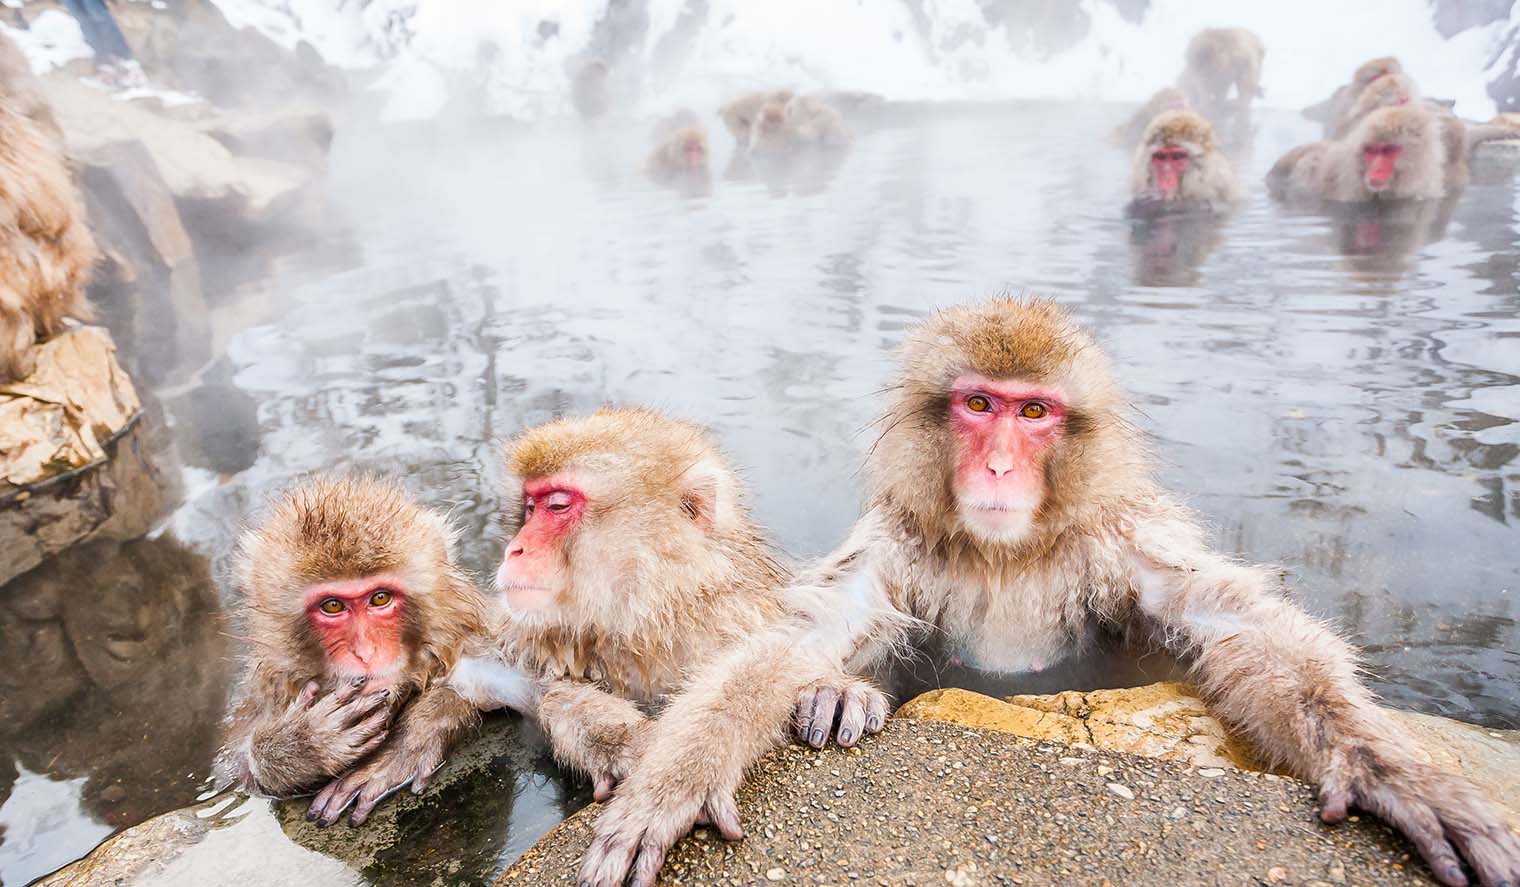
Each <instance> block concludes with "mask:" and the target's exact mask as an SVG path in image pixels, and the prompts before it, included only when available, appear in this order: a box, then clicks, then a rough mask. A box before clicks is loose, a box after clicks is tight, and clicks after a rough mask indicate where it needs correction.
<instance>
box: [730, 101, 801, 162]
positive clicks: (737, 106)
mask: <svg viewBox="0 0 1520 887" xmlns="http://www.w3.org/2000/svg"><path fill="white" fill-rule="evenodd" d="M792 95H793V93H792V91H791V90H790V89H770V90H763V91H760V92H747V93H744V94H743V95H738V96H735V97H733V98H731V99H729V100H728V101H726V102H724V103H723V104H722V106H720V107H719V108H718V116H719V117H721V118H722V119H723V125H724V126H726V127H728V131H729V134H731V135H732V136H733V137H734V141H735V142H738V143H739V146H740V147H741V148H747V147H749V144H750V137H751V132H752V131H753V129H754V126H755V120H756V119H758V118H759V116H760V109H761V108H763V107H765V106H766V105H768V104H771V103H775V104H778V105H783V106H784V105H785V104H786V103H787V102H789V101H791V100H792Z"/></svg>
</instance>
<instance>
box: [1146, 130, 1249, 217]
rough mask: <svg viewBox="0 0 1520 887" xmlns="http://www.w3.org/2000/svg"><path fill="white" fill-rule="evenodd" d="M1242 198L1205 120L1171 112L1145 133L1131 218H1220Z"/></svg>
mask: <svg viewBox="0 0 1520 887" xmlns="http://www.w3.org/2000/svg"><path fill="white" fill-rule="evenodd" d="M1241 198H1242V194H1241V190H1240V185H1239V183H1237V182H1236V180H1235V168H1234V166H1232V165H1231V164H1230V161H1229V159H1228V158H1226V157H1225V156H1224V154H1223V152H1221V151H1220V150H1219V148H1218V146H1217V145H1216V144H1215V142H1214V127H1213V126H1210V125H1209V122H1208V121H1207V120H1205V119H1203V117H1202V116H1200V115H1198V114H1195V113H1193V112H1192V111H1166V112H1164V113H1162V114H1161V115H1160V116H1159V117H1157V118H1156V119H1155V120H1152V121H1151V123H1150V126H1147V127H1146V128H1145V135H1144V136H1143V137H1142V138H1141V140H1140V144H1139V146H1138V147H1136V148H1135V157H1134V162H1133V165H1132V168H1131V171H1130V204H1129V213H1130V215H1133V216H1146V215H1155V214H1163V213H1170V212H1179V211H1182V212H1191V211H1202V212H1209V213H1218V212H1224V211H1226V210H1228V209H1230V208H1231V207H1232V206H1234V205H1235V204H1237V203H1239V202H1240V200H1241Z"/></svg>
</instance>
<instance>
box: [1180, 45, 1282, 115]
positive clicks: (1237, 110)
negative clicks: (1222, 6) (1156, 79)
mask: <svg viewBox="0 0 1520 887" xmlns="http://www.w3.org/2000/svg"><path fill="white" fill-rule="evenodd" d="M1266 52H1267V51H1266V48H1265V47H1263V46H1262V44H1261V38H1260V37H1257V36H1256V35H1255V34H1253V33H1251V32H1250V31H1247V30H1246V29H1244V28H1208V29H1206V30H1203V31H1199V32H1198V33H1197V34H1195V35H1194V36H1193V39H1192V40H1191V41H1190V42H1189V43H1188V47H1187V66H1186V67H1185V68H1184V69H1183V72H1182V79H1181V81H1180V82H1179V84H1178V85H1179V86H1181V87H1182V91H1183V93H1185V94H1186V95H1187V100H1188V106H1189V107H1191V108H1194V109H1196V110H1198V111H1201V112H1203V113H1205V114H1208V115H1209V116H1210V117H1213V118H1215V119H1222V118H1225V117H1233V118H1234V119H1235V121H1236V122H1237V123H1240V122H1243V121H1245V120H1248V119H1249V118H1250V115H1251V102H1252V100H1254V99H1255V98H1256V97H1257V96H1259V95H1261V63H1262V59H1263V58H1264V57H1265V56H1266ZM1231 88H1233V89H1234V91H1235V94H1234V99H1233V100H1232V99H1231V98H1230V90H1231Z"/></svg>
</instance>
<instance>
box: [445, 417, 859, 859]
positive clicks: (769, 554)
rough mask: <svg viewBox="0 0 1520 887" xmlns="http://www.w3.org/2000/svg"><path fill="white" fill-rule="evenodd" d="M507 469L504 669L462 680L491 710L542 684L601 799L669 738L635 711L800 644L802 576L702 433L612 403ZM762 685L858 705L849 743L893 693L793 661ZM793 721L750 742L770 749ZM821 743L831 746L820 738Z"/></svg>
mask: <svg viewBox="0 0 1520 887" xmlns="http://www.w3.org/2000/svg"><path fill="white" fill-rule="evenodd" d="M507 472H508V475H509V476H510V478H511V480H510V481H509V487H508V490H507V496H506V505H505V514H506V518H507V525H508V529H509V532H510V533H511V534H512V535H511V539H510V540H509V541H508V542H507V544H506V551H505V553H504V555H503V557H502V562H501V567H500V569H499V570H498V572H497V574H496V584H497V587H498V589H500V591H501V593H502V596H503V603H504V604H505V609H506V611H507V612H506V617H505V621H504V625H503V627H502V629H501V634H500V648H501V656H500V658H499V659H498V660H497V661H496V662H495V663H487V662H483V661H478V660H476V659H471V660H469V661H468V662H467V663H466V664H465V666H463V667H461V668H460V669H459V670H458V671H457V672H456V674H455V676H454V677H453V678H452V679H451V683H452V684H453V686H456V687H458V688H460V690H461V692H464V693H465V695H466V696H469V697H470V698H472V699H474V700H475V701H476V703H477V704H478V705H479V706H480V707H481V708H493V707H497V706H499V705H502V704H505V705H509V706H512V707H524V706H521V705H520V703H519V700H517V699H515V698H514V697H516V696H517V695H518V693H519V691H518V690H517V689H516V688H518V687H520V686H522V684H523V683H524V681H526V682H528V683H530V684H532V685H533V686H534V690H533V691H532V693H531V694H530V695H536V697H537V698H536V699H534V700H533V701H532V702H531V703H530V704H529V705H527V706H526V707H524V708H525V710H526V711H528V712H529V713H531V714H533V715H534V716H535V717H536V718H537V719H538V721H539V723H540V724H541V725H542V726H543V728H544V731H545V732H546V733H547V734H548V736H549V740H550V744H551V745H552V747H553V749H554V752H555V756H556V757H557V758H558V759H559V760H560V762H561V763H563V764H565V765H567V766H569V767H572V768H574V769H577V770H581V771H583V772H585V773H587V774H588V775H589V776H590V777H591V778H592V780H593V782H594V789H593V794H594V796H595V797H596V798H597V799H598V800H605V799H606V798H607V797H608V796H609V795H610V794H611V792H612V789H613V787H614V786H615V785H616V784H617V782H618V781H619V780H620V779H622V778H623V777H624V776H625V775H626V774H627V772H628V769H629V767H630V765H631V764H632V762H633V760H634V759H635V758H636V757H637V754H638V751H639V749H640V748H641V747H642V746H643V745H644V744H645V743H646V742H647V741H648V737H649V736H650V735H651V733H652V731H658V730H659V729H660V726H659V723H660V722H654V721H651V720H650V719H649V718H648V717H647V716H646V715H645V714H644V711H643V709H642V708H641V707H653V706H658V705H659V704H660V703H661V702H663V701H664V699H665V698H666V697H667V696H669V695H673V694H674V693H676V692H677V691H678V690H679V689H680V687H681V686H682V685H683V682H684V681H686V679H687V678H688V677H690V676H691V675H693V674H700V673H701V672H702V671H703V670H705V669H706V668H708V667H710V666H708V665H707V664H706V663H708V662H709V661H710V660H712V659H714V658H715V657H718V656H721V655H722V654H723V651H724V650H725V649H726V648H729V647H732V646H734V645H736V644H739V643H740V642H746V643H748V642H750V641H752V640H753V639H754V638H755V637H760V636H764V637H769V638H773V639H774V640H775V642H776V646H778V647H779V646H781V645H783V644H784V643H785V642H786V640H787V638H788V637H790V636H791V635H792V634H795V632H796V629H795V627H793V626H792V625H791V620H792V619H793V618H794V617H793V614H792V609H793V608H791V607H789V606H787V605H786V604H785V603H784V602H783V599H782V597H781V589H782V588H783V587H784V586H785V585H786V583H787V582H788V580H789V579H790V572H789V570H787V569H786V568H785V567H784V566H783V565H782V564H780V563H779V562H778V561H777V559H776V557H775V554H774V551H773V549H772V546H771V544H770V542H769V541H767V540H766V538H765V537H764V535H763V534H762V533H761V531H760V530H759V529H758V528H757V527H756V526H755V523H754V522H753V520H751V518H750V517H749V514H748V511H747V510H746V506H745V502H744V490H743V485H742V484H741V482H740V480H739V478H738V476H737V475H736V474H735V473H734V471H733V469H732V468H730V467H729V465H728V463H727V462H726V460H725V459H724V458H723V456H722V454H721V453H720V452H719V451H718V449H717V447H716V446H715V445H714V444H713V442H712V441H711V440H710V439H709V438H708V436H707V435H706V434H705V433H704V432H703V431H702V430H701V429H700V428H698V427H696V426H694V425H690V424H687V423H685V422H680V421H677V420H674V419H671V418H668V417H666V416H663V415H661V414H659V413H656V412H654V411H651V410H643V409H613V408H604V409H601V410H599V411H597V412H596V413H594V414H592V415H590V416H585V417H580V418H568V419H561V420H558V421H555V422H550V423H548V424H545V425H540V426H538V427H535V428H531V429H528V430H527V431H525V432H523V433H522V434H521V435H520V436H519V437H518V438H517V439H516V440H515V441H513V443H512V444H511V445H510V446H509V447H508V451H507ZM767 681H769V682H771V684H772V685H773V686H775V687H777V688H778V689H777V690H776V691H775V692H776V693H778V694H783V695H784V697H785V705H784V706H783V708H782V710H783V713H786V712H788V711H789V710H790V707H791V706H792V705H794V704H795V703H796V700H797V698H798V695H799V693H801V692H802V691H803V690H804V689H808V688H812V689H815V690H817V691H818V692H833V693H837V694H838V695H839V696H840V697H841V698H844V699H846V700H847V701H848V702H849V703H850V704H852V705H853V706H856V707H858V709H859V723H858V724H857V723H855V721H854V720H852V721H850V723H848V724H844V725H842V726H841V728H840V730H839V734H840V735H839V739H840V740H841V742H842V743H843V744H846V745H849V744H852V743H853V741H854V740H855V739H857V738H858V737H859V735H860V734H861V732H863V731H866V732H874V731H876V730H880V729H881V727H882V724H883V723H884V721H885V719H886V715H887V704H886V697H885V696H883V695H882V694H881V693H880V692H879V691H877V690H876V689H875V688H874V687H871V686H869V685H868V684H865V683H864V682H862V681H858V680H854V679H851V678H849V677H848V676H846V675H844V674H843V673H842V672H841V671H840V670H839V668H838V665H837V663H834V664H833V668H832V670H830V671H826V672H822V673H820V672H818V671H817V670H816V669H810V668H809V667H808V664H807V663H798V664H796V665H792V666H789V667H787V668H785V669H782V670H780V671H778V672H777V673H776V674H773V675H768V676H767ZM815 681H816V682H820V683H818V684H817V685H816V686H814V682H815ZM503 687H505V688H507V689H506V692H505V693H502V691H501V688H503ZM853 711H854V709H852V712H853ZM738 716H742V713H741V714H740V715H738ZM852 717H853V715H852ZM781 726H783V725H773V724H768V723H767V724H753V725H751V726H750V727H749V728H748V729H749V730H751V731H759V732H761V733H762V734H763V735H764V737H765V739H766V740H767V741H769V739H770V738H771V734H772V733H773V732H774V733H777V734H778V735H779V732H780V729H781ZM830 728H832V722H831V723H830ZM809 739H810V741H812V742H813V744H814V745H816V746H820V747H821V746H822V745H823V743H824V741H825V739H826V736H825V731H824V730H822V729H820V730H819V731H818V732H817V733H816V734H812V735H810V736H809ZM713 800H714V802H715V803H714V804H713V805H712V806H711V807H710V808H709V809H708V810H707V811H706V813H705V816H706V817H707V819H708V820H709V821H711V822H712V823H713V824H714V825H715V826H717V827H718V829H719V830H720V832H722V833H723V834H724V835H725V836H727V837H731V838H733V837H738V836H739V835H740V834H741V833H740V831H739V821H738V813H737V810H736V809H735V808H734V806H733V799H732V797H731V795H716V796H714V799H713ZM699 806H700V805H699Z"/></svg>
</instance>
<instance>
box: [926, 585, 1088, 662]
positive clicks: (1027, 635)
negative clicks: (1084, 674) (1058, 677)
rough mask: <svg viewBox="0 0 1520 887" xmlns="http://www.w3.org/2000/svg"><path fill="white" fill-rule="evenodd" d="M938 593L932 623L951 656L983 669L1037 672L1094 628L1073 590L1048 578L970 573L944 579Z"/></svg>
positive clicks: (1063, 655) (1079, 644)
mask: <svg viewBox="0 0 1520 887" xmlns="http://www.w3.org/2000/svg"><path fill="white" fill-rule="evenodd" d="M940 592H941V595H942V601H943V606H942V608H941V609H940V611H939V613H938V614H937V615H938V618H937V619H935V620H934V622H935V624H936V626H937V627H938V628H939V629H940V630H941V631H943V632H944V633H945V635H946V638H947V640H948V641H949V648H950V649H951V650H952V651H953V652H954V653H955V655H956V656H958V657H959V658H960V659H961V660H962V661H963V662H964V663H965V664H966V665H969V666H972V667H974V668H979V669H983V670H985V671H997V672H1010V673H1016V672H1038V671H1043V670H1045V669H1047V668H1050V667H1052V666H1054V665H1056V664H1057V663H1059V662H1061V661H1062V660H1063V659H1065V658H1066V657H1067V656H1068V655H1070V654H1071V653H1072V652H1074V651H1075V650H1077V649H1079V648H1081V647H1082V646H1083V645H1084V644H1086V643H1087V642H1088V641H1089V640H1090V639H1091V638H1092V636H1093V634H1094V632H1095V626H1094V625H1093V621H1092V619H1091V618H1090V616H1089V614H1088V613H1087V611H1086V609H1085V608H1083V607H1081V606H1077V605H1076V597H1075V595H1074V593H1072V592H1071V591H1070V590H1069V589H1068V588H1067V587H1066V586H1065V585H1064V584H1063V583H1060V582H1055V581H1051V579H1050V578H1049V577H1043V576H1029V575H1023V576H1008V577H998V576H994V577H991V578H990V579H988V578H983V577H976V579H975V580H973V581H961V582H955V583H953V584H947V585H945V586H944V587H942V588H941V589H940Z"/></svg>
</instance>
